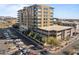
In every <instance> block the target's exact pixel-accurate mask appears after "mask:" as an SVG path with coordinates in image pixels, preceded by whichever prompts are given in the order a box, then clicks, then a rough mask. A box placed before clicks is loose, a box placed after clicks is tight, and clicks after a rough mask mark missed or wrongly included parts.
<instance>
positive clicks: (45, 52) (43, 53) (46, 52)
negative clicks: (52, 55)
mask: <svg viewBox="0 0 79 59" xmlns="http://www.w3.org/2000/svg"><path fill="white" fill-rule="evenodd" d="M40 54H42V55H48V54H49V52H48V51H46V50H43V51H40Z"/></svg>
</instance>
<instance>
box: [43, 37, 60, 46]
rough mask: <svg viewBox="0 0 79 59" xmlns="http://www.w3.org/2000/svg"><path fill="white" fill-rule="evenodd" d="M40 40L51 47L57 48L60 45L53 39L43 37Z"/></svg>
mask: <svg viewBox="0 0 79 59" xmlns="http://www.w3.org/2000/svg"><path fill="white" fill-rule="evenodd" d="M42 40H43V42H44V43H47V44H49V45H53V46H59V43H60V42H59V41H58V40H57V39H56V38H55V37H44V38H43V39H42Z"/></svg>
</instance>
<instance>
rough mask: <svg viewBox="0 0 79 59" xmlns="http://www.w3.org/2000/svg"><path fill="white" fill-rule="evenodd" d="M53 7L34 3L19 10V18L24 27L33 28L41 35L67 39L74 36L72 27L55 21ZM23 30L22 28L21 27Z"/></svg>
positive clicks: (21, 25)
mask: <svg viewBox="0 0 79 59" xmlns="http://www.w3.org/2000/svg"><path fill="white" fill-rule="evenodd" d="M53 9H54V8H53V7H50V6H46V5H32V6H29V7H24V8H23V9H21V10H19V11H18V20H19V22H20V27H21V28H23V29H29V28H30V29H32V30H33V31H34V32H36V33H38V34H39V35H40V36H42V37H44V36H47V37H50V36H53V37H56V38H57V39H65V38H66V37H69V38H70V37H71V36H72V27H68V26H59V25H55V24H54V23H53V12H54V11H53ZM21 30H22V29H21Z"/></svg>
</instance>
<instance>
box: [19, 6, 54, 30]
mask: <svg viewBox="0 0 79 59" xmlns="http://www.w3.org/2000/svg"><path fill="white" fill-rule="evenodd" d="M18 20H19V22H20V25H21V26H22V27H24V28H26V29H28V28H39V27H47V26H52V25H53V7H50V6H46V5H32V6H29V7H24V8H23V9H21V10H19V11H18Z"/></svg>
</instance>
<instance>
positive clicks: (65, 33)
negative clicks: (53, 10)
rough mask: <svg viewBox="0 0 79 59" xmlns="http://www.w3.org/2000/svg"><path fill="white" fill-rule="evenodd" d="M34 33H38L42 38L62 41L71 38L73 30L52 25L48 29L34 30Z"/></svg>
mask: <svg viewBox="0 0 79 59" xmlns="http://www.w3.org/2000/svg"><path fill="white" fill-rule="evenodd" d="M34 31H35V32H37V33H40V35H42V36H47V37H50V36H51V37H55V38H57V39H59V40H64V39H66V38H70V37H71V36H72V33H73V28H72V27H67V26H60V25H53V26H49V27H43V28H38V29H34Z"/></svg>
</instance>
